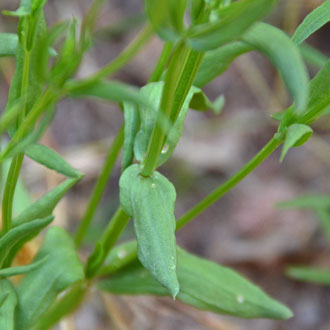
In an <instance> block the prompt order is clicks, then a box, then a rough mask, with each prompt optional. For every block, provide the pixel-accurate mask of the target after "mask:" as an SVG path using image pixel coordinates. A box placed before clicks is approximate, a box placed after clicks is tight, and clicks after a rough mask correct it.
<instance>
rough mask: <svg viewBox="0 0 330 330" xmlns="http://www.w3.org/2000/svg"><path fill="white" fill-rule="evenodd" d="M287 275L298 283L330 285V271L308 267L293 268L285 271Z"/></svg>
mask: <svg viewBox="0 0 330 330" xmlns="http://www.w3.org/2000/svg"><path fill="white" fill-rule="evenodd" d="M285 274H286V275H287V276H289V277H291V278H293V279H295V280H298V281H303V282H309V283H314V284H323V285H330V270H325V269H320V268H315V267H306V266H291V267H288V268H287V269H286V270H285Z"/></svg>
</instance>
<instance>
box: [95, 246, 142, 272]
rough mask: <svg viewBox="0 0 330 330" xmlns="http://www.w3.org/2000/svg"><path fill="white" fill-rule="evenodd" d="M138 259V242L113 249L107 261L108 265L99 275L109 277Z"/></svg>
mask: <svg viewBox="0 0 330 330" xmlns="http://www.w3.org/2000/svg"><path fill="white" fill-rule="evenodd" d="M136 258H137V242H136V241H135V240H134V241H129V242H127V243H124V244H121V245H120V246H118V247H115V248H114V249H112V250H111V251H110V253H109V256H108V257H107V260H106V265H105V266H104V267H103V268H102V269H101V270H100V271H99V272H98V275H108V274H110V273H114V272H116V271H117V270H118V269H121V268H122V267H124V266H127V265H128V264H130V263H131V262H132V261H133V260H135V259H136Z"/></svg>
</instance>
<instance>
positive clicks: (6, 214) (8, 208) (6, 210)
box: [2, 154, 24, 233]
mask: <svg viewBox="0 0 330 330" xmlns="http://www.w3.org/2000/svg"><path fill="white" fill-rule="evenodd" d="M23 159H24V154H19V155H17V156H15V157H14V158H13V160H12V162H11V165H10V169H9V172H8V177H7V181H6V186H5V190H4V193H3V199H2V230H3V232H4V233H6V232H7V231H8V230H9V229H10V228H11V226H12V214H13V201H14V193H15V188H16V184H17V180H18V177H19V173H20V170H21V167H22V163H23Z"/></svg>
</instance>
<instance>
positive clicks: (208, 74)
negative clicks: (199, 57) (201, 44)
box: [194, 41, 253, 88]
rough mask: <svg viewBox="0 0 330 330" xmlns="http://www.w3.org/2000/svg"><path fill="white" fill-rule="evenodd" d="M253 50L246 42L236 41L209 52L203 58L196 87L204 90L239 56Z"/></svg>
mask: <svg viewBox="0 0 330 330" xmlns="http://www.w3.org/2000/svg"><path fill="white" fill-rule="evenodd" d="M251 50H253V47H252V46H251V45H248V44H247V43H245V42H241V41H235V42H233V43H230V44H228V45H224V46H222V47H219V48H217V49H214V50H210V51H208V52H207V53H206V54H205V56H204V58H203V61H202V64H201V66H200V69H199V71H198V73H197V76H196V78H195V81H194V86H197V87H200V88H202V87H203V86H205V85H206V84H207V83H209V82H210V81H211V80H213V79H214V78H216V77H217V76H219V75H220V74H222V73H223V72H225V71H226V70H227V69H228V68H229V66H230V64H231V63H232V62H233V61H234V60H235V59H236V58H237V57H238V56H240V55H242V54H244V53H247V52H249V51H251Z"/></svg>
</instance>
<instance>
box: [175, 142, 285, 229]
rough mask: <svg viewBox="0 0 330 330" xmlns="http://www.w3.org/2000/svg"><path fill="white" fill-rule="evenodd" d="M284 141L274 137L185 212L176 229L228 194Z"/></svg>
mask: <svg viewBox="0 0 330 330" xmlns="http://www.w3.org/2000/svg"><path fill="white" fill-rule="evenodd" d="M281 143H282V141H280V140H278V139H276V138H275V137H273V138H272V139H271V140H270V141H269V142H268V143H267V144H266V145H265V146H264V147H263V148H262V149H261V150H260V151H259V152H258V154H257V155H256V156H254V157H253V158H252V159H251V160H250V161H249V162H248V163H247V164H246V165H245V166H243V167H242V168H241V169H240V170H239V171H238V172H237V173H236V174H234V175H233V176H232V177H231V178H230V179H229V180H227V181H226V182H225V183H224V184H222V185H221V186H219V187H218V188H216V189H215V190H213V191H212V192H211V193H210V194H209V195H208V196H207V197H205V198H204V199H203V200H202V201H201V202H199V203H198V204H197V205H195V206H194V207H193V208H192V209H191V210H189V211H188V212H187V213H186V214H184V215H183V216H182V217H181V218H180V219H179V220H178V221H177V223H176V230H179V229H181V228H182V227H183V226H185V225H186V224H187V223H188V222H190V221H191V220H192V219H194V218H195V217H196V216H198V215H199V214H200V213H202V212H203V211H205V210H206V209H207V208H208V207H209V206H211V205H212V204H213V203H214V202H216V201H217V200H218V199H219V198H220V197H222V196H223V195H224V194H226V193H227V192H228V191H229V190H231V189H232V188H234V187H235V186H236V185H237V184H238V183H239V182H241V181H242V180H243V179H244V178H245V177H246V176H247V175H248V174H249V173H251V172H252V171H253V170H254V169H255V168H256V167H257V166H258V165H260V164H261V163H262V162H263V161H264V160H265V159H266V158H267V157H268V156H269V155H270V154H271V153H272V152H273V151H274V150H275V149H276V148H277V147H278V146H279V145H280V144H281Z"/></svg>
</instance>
